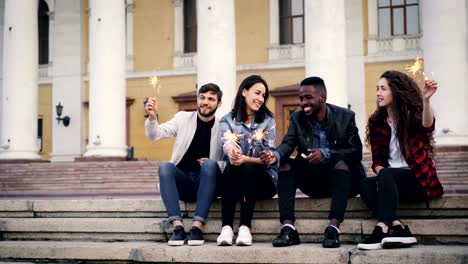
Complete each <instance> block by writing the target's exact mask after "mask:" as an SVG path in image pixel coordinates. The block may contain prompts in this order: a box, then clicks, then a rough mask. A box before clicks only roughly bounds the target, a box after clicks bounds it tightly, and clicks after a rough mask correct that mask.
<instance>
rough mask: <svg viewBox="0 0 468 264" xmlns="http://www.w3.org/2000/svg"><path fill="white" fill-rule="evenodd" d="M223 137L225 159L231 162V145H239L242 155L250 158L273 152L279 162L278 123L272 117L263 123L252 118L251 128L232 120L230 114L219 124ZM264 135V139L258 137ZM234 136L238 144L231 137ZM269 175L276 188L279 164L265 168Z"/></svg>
mask: <svg viewBox="0 0 468 264" xmlns="http://www.w3.org/2000/svg"><path fill="white" fill-rule="evenodd" d="M219 126H220V129H221V137H222V143H223V152H224V159H225V160H226V161H229V158H228V148H229V146H230V144H238V145H239V147H240V149H241V150H242V154H243V155H246V156H250V157H259V154H260V151H262V150H271V151H273V153H274V154H275V155H276V158H277V160H279V154H278V152H277V151H275V141H276V122H275V119H274V118H272V117H269V116H267V117H266V118H265V120H263V122H262V123H255V116H254V117H253V118H252V122H251V124H250V127H248V126H247V125H246V124H245V123H244V122H242V121H238V120H235V118H234V119H233V118H232V112H229V113H228V114H226V115H225V116H223V117H222V118H221V121H220V122H219ZM257 133H258V134H262V133H263V135H264V137H263V138H258V137H257V136H256V135H257ZM231 134H234V135H235V136H236V137H237V139H238V140H237V142H235V140H233V138H232V137H231V139H229V138H230V136H229V135H231ZM265 168H266V170H267V172H268V174H269V175H270V176H271V177H272V179H273V182H274V184H275V187H276V186H277V185H278V168H279V166H278V163H276V165H273V166H265Z"/></svg>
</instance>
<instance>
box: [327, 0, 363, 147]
mask: <svg viewBox="0 0 468 264" xmlns="http://www.w3.org/2000/svg"><path fill="white" fill-rule="evenodd" d="M345 9H346V21H347V22H346V63H347V69H346V72H347V74H346V84H350V85H346V88H347V89H348V90H347V92H348V103H349V104H350V105H351V110H353V111H354V112H355V113H356V125H357V127H358V129H359V135H360V136H361V139H362V140H363V139H364V135H365V132H366V124H367V118H366V108H365V105H366V100H365V97H366V96H365V78H364V75H365V73H364V44H363V42H362V40H363V39H364V32H363V20H362V17H363V15H362V0H346V6H345ZM337 77H338V76H337ZM332 89H333V88H332Z"/></svg>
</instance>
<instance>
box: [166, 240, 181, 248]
mask: <svg viewBox="0 0 468 264" xmlns="http://www.w3.org/2000/svg"><path fill="white" fill-rule="evenodd" d="M167 244H168V245H169V246H173V247H176V246H183V245H184V244H185V241H168V242H167Z"/></svg>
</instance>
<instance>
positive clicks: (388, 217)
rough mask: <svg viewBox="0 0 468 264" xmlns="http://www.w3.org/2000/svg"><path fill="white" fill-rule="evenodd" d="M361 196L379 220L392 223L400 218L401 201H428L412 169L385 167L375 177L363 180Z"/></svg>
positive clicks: (388, 223)
mask: <svg viewBox="0 0 468 264" xmlns="http://www.w3.org/2000/svg"><path fill="white" fill-rule="evenodd" d="M360 194H361V198H362V200H363V201H364V203H365V204H366V205H367V207H369V209H370V210H371V211H372V215H373V217H376V218H377V219H378V221H379V222H383V223H385V224H387V225H390V224H391V223H392V222H393V221H394V220H398V218H397V215H396V212H397V209H398V205H399V204H400V201H401V202H423V201H427V195H426V191H425V190H424V188H423V187H422V186H421V184H420V183H419V180H418V179H417V178H416V176H415V175H414V173H413V172H412V171H411V170H410V169H401V168H384V169H381V170H380V171H379V174H378V175H377V176H375V177H367V178H365V179H363V180H362V181H361V191H360Z"/></svg>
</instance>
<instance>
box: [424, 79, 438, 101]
mask: <svg viewBox="0 0 468 264" xmlns="http://www.w3.org/2000/svg"><path fill="white" fill-rule="evenodd" d="M436 91H437V82H436V81H435V80H425V81H424V89H423V98H424V100H426V101H428V100H429V99H430V98H431V97H432V95H434V93H435V92H436Z"/></svg>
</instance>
